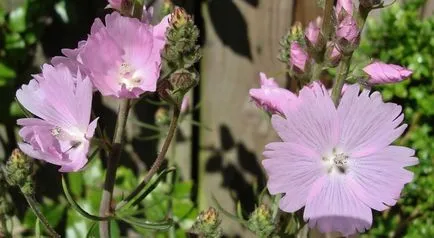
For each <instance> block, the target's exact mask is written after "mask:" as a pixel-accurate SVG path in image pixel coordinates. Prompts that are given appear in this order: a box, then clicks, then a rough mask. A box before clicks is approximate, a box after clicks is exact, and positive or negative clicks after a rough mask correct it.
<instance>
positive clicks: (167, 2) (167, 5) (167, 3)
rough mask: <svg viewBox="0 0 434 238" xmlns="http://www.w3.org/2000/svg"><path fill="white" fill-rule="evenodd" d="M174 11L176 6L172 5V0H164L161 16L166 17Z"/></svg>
mask: <svg viewBox="0 0 434 238" xmlns="http://www.w3.org/2000/svg"><path fill="white" fill-rule="evenodd" d="M173 9H174V5H173V3H172V0H164V2H163V4H162V5H161V15H163V16H166V15H168V14H170V13H171V12H172V11H173Z"/></svg>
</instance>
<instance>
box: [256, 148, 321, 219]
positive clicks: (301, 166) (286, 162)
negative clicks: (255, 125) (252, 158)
mask: <svg viewBox="0 0 434 238" xmlns="http://www.w3.org/2000/svg"><path fill="white" fill-rule="evenodd" d="M264 156H265V157H266V158H267V159H265V160H263V161H262V164H263V166H264V168H265V170H266V171H267V174H268V183H267V187H268V190H269V191H270V193H271V194H277V193H285V196H284V197H283V198H282V200H281V201H280V205H279V206H280V208H281V209H282V210H284V211H286V212H295V211H297V210H299V209H300V208H302V207H303V206H304V205H305V203H306V199H307V195H308V194H309V192H310V188H311V186H312V184H313V183H314V182H315V181H316V180H317V179H318V178H319V177H320V176H321V175H322V174H324V170H323V167H322V166H321V156H320V155H319V154H318V153H317V152H316V151H313V150H311V149H309V148H306V147H304V146H302V145H299V144H294V143H287V142H275V143H271V144H268V145H267V147H266V150H265V152H264Z"/></svg>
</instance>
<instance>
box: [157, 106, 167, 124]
mask: <svg viewBox="0 0 434 238" xmlns="http://www.w3.org/2000/svg"><path fill="white" fill-rule="evenodd" d="M169 123H170V116H169V111H167V109H166V108H162V107H161V108H158V110H157V111H156V112H155V124H157V125H158V126H166V125H168V124H169Z"/></svg>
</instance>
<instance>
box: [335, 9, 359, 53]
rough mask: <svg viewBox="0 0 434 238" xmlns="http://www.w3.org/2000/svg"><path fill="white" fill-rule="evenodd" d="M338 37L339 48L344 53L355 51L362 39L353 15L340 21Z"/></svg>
mask: <svg viewBox="0 0 434 238" xmlns="http://www.w3.org/2000/svg"><path fill="white" fill-rule="evenodd" d="M336 37H337V39H338V45H339V48H340V49H341V51H342V52H343V53H344V55H345V54H348V53H351V52H353V51H354V50H355V49H356V48H357V46H358V44H359V41H360V30H359V27H358V26H357V22H356V20H354V18H353V17H352V16H347V17H345V18H344V19H343V20H342V21H341V22H340V23H339V26H338V29H337V31H336Z"/></svg>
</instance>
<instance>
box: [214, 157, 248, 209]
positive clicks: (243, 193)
mask: <svg viewBox="0 0 434 238" xmlns="http://www.w3.org/2000/svg"><path fill="white" fill-rule="evenodd" d="M222 172H223V184H222V186H223V187H226V188H229V190H230V192H233V193H234V194H235V195H236V197H234V198H233V199H234V200H236V201H240V203H241V204H242V205H243V207H242V209H243V211H244V212H246V213H247V214H250V213H252V212H253V210H254V209H255V194H254V193H253V187H252V185H251V184H249V183H248V182H247V181H246V180H245V179H244V177H243V174H242V172H240V171H239V170H238V169H237V168H236V167H235V166H233V165H232V164H229V165H228V166H226V167H225V168H224V169H223V171H222Z"/></svg>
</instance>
